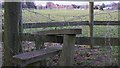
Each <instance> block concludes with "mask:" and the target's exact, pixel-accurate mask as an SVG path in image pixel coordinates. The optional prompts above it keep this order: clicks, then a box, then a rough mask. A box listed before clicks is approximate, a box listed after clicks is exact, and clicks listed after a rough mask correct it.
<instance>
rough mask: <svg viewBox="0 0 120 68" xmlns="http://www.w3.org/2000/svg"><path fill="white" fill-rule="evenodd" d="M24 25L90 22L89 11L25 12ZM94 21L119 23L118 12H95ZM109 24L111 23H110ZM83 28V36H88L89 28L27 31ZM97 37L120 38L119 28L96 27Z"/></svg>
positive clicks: (28, 30) (27, 30) (30, 30)
mask: <svg viewBox="0 0 120 68" xmlns="http://www.w3.org/2000/svg"><path fill="white" fill-rule="evenodd" d="M22 15H23V23H38V22H40V23H41V22H44V23H45V22H56V23H57V22H71V21H73V22H74V21H88V20H89V11H88V10H23V13H22ZM94 21H118V11H111V10H109V11H108V10H104V11H101V10H94ZM108 23H109V22H108ZM61 28H82V31H83V32H82V33H83V34H82V36H88V30H89V29H88V26H73V27H71V26H68V27H48V28H34V29H33V28H32V29H25V30H24V32H25V33H27V32H29V33H30V32H33V31H40V30H48V29H61ZM94 36H95V37H118V26H110V25H109V24H108V25H107V26H94Z"/></svg>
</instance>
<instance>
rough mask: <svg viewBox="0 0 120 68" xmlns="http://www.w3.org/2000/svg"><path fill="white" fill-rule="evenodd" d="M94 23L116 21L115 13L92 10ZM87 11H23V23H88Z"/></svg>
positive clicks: (116, 15) (116, 13)
mask: <svg viewBox="0 0 120 68" xmlns="http://www.w3.org/2000/svg"><path fill="white" fill-rule="evenodd" d="M94 14H95V15H94V20H95V21H117V20H118V12H117V11H100V10H94ZM88 20H89V11H88V10H29V11H28V10H23V22H61V21H65V22H66V21H88Z"/></svg>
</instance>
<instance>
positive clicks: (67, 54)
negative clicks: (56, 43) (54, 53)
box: [60, 35, 76, 66]
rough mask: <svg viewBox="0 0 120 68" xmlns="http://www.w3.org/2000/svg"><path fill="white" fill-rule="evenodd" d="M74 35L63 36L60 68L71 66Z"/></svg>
mask: <svg viewBox="0 0 120 68" xmlns="http://www.w3.org/2000/svg"><path fill="white" fill-rule="evenodd" d="M75 38H76V35H64V40H63V41H64V42H63V50H62V54H61V60H60V66H73V63H74V61H73V60H74V45H75Z"/></svg>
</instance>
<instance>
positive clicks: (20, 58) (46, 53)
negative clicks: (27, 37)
mask: <svg viewBox="0 0 120 68" xmlns="http://www.w3.org/2000/svg"><path fill="white" fill-rule="evenodd" d="M61 50H62V47H59V46H56V47H49V48H44V49H40V50H37V51H32V52H26V53H22V54H18V55H15V56H13V59H14V62H15V63H16V65H19V66H26V65H28V64H31V63H34V62H38V61H40V60H43V59H46V58H48V57H51V56H54V55H56V54H58V53H59V52H61Z"/></svg>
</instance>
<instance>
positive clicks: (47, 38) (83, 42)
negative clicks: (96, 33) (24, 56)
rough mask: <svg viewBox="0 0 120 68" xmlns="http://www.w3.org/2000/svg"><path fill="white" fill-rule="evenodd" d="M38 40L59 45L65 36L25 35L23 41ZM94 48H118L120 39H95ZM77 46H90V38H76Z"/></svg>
mask: <svg viewBox="0 0 120 68" xmlns="http://www.w3.org/2000/svg"><path fill="white" fill-rule="evenodd" d="M36 38H40V39H42V40H44V41H45V42H57V43H63V41H62V39H63V36H62V35H61V36H59V35H47V36H40V35H34V34H23V35H22V40H23V41H25V40H27V41H35V39H36ZM93 39H94V46H97V45H100V46H105V45H108V44H110V45H112V46H115V45H116V46H117V45H120V38H104V37H94V38H93ZM76 44H78V45H89V44H90V37H77V38H76Z"/></svg>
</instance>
